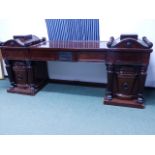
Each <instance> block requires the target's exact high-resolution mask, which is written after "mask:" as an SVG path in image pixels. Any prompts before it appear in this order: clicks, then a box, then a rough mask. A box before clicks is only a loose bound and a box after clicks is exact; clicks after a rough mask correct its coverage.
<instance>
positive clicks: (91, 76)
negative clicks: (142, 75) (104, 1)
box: [0, 19, 155, 87]
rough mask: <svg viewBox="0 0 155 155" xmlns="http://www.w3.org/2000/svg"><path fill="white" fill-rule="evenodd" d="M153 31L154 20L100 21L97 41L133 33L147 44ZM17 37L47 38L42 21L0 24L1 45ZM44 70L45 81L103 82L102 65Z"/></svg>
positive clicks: (54, 65)
mask: <svg viewBox="0 0 155 155" xmlns="http://www.w3.org/2000/svg"><path fill="white" fill-rule="evenodd" d="M27 23H28V24H27ZM154 27H155V20H144V19H143V20H142V19H139V20H137V19H136V20H131V19H130V20H129V19H128V20H122V19H121V20H119V19H117V20H112V19H100V37H101V40H108V39H109V37H110V36H114V37H115V38H117V37H119V35H120V34H122V33H136V34H138V35H139V37H142V36H147V37H148V39H149V40H151V41H152V42H155V31H154ZM21 34H35V35H37V36H39V37H43V36H44V37H47V31H46V25H45V21H44V20H43V19H26V20H20V19H18V20H17V19H16V20H0V40H1V41H5V40H7V39H10V38H12V36H13V35H21ZM154 48H155V46H154ZM154 59H155V52H153V53H152V54H151V59H150V65H149V69H148V77H147V81H146V85H147V86H154V87H155V69H154V67H155V62H154V61H153V60H154ZM48 70H49V77H50V78H53V79H66V80H67V79H68V80H77V81H78V80H82V81H89V82H103V83H105V82H106V70H105V65H104V63H84V62H78V63H74V62H48Z"/></svg>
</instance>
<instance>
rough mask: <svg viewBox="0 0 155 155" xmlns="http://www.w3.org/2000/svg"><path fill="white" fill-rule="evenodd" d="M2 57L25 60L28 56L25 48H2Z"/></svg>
mask: <svg viewBox="0 0 155 155" xmlns="http://www.w3.org/2000/svg"><path fill="white" fill-rule="evenodd" d="M2 55H3V58H4V59H11V60H26V59H28V58H29V55H28V50H27V49H2Z"/></svg>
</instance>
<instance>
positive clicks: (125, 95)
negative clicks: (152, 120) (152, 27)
mask: <svg viewBox="0 0 155 155" xmlns="http://www.w3.org/2000/svg"><path fill="white" fill-rule="evenodd" d="M152 45H153V44H152V43H151V42H149V41H148V40H147V38H146V37H143V38H142V40H140V39H138V36H137V35H121V36H120V38H118V39H116V40H115V39H114V38H113V37H112V38H111V39H110V41H109V42H108V43H107V46H108V47H109V49H108V52H107V54H106V66H107V77H108V87H107V95H106V97H105V100H104V103H105V104H109V105H122V106H130V107H137V108H144V104H143V103H144V95H143V90H144V84H145V79H146V74H147V67H148V64H149V57H150V52H152V49H151V47H152Z"/></svg>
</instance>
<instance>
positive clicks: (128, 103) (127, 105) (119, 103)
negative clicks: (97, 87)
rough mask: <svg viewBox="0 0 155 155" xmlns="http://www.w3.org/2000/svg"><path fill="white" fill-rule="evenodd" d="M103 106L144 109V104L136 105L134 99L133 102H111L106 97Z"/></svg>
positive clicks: (114, 100) (118, 100) (121, 100)
mask: <svg viewBox="0 0 155 155" xmlns="http://www.w3.org/2000/svg"><path fill="white" fill-rule="evenodd" d="M104 104H106V105H115V106H124V107H132V108H140V109H143V108H144V104H140V103H137V100H136V99H133V100H123V99H118V98H113V99H112V100H108V99H107V98H106V97H105V98H104Z"/></svg>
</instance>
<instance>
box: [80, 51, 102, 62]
mask: <svg viewBox="0 0 155 155" xmlns="http://www.w3.org/2000/svg"><path fill="white" fill-rule="evenodd" d="M104 60H105V54H104V53H101V52H88V53H87V52H84V53H82V52H81V53H79V54H78V61H92V62H98V61H104Z"/></svg>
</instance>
